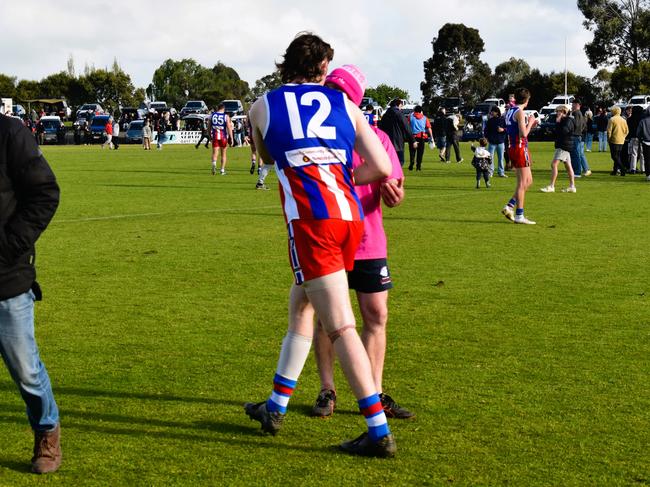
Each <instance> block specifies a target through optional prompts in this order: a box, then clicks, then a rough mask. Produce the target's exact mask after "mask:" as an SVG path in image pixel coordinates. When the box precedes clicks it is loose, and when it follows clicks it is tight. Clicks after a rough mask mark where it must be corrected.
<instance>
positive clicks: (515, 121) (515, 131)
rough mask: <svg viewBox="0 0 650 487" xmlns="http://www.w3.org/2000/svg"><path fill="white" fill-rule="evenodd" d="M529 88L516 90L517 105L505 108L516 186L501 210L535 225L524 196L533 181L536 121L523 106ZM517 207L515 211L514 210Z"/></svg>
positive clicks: (528, 94)
mask: <svg viewBox="0 0 650 487" xmlns="http://www.w3.org/2000/svg"><path fill="white" fill-rule="evenodd" d="M529 100H530V92H529V91H528V90H527V89H526V88H518V89H517V90H516V91H515V105H514V106H511V107H510V108H508V111H507V112H506V133H507V135H508V143H509V147H508V155H509V157H510V162H511V163H512V165H513V167H514V168H515V172H516V174H517V187H516V189H515V193H514V194H513V195H512V198H510V201H508V203H507V204H506V205H505V206H504V207H503V209H502V210H501V213H502V214H503V215H504V216H505V217H506V218H507V219H508V220H511V221H514V222H515V223H523V224H527V225H534V224H535V222H534V221H532V220H529V219H528V218H526V217H525V216H524V198H525V196H526V191H527V190H528V188H529V187H530V185H531V184H533V175H532V173H531V170H530V165H531V163H532V161H531V158H530V153H529V152H528V134H529V133H530V131H531V130H532V128H533V127H534V126H535V125H536V124H537V120H535V117H533V116H532V115H531V116H530V117H526V113H525V112H524V110H525V109H526V107H527V106H528V101H529ZM515 207H516V211H515Z"/></svg>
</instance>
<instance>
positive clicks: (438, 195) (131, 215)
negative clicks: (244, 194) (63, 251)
mask: <svg viewBox="0 0 650 487" xmlns="http://www.w3.org/2000/svg"><path fill="white" fill-rule="evenodd" d="M467 194H474V192H473V191H463V192H459V193H436V194H426V195H420V196H410V197H409V196H407V197H406V199H405V201H406V202H407V203H408V200H420V199H430V198H450V197H456V196H466V195H467ZM274 208H277V209H278V210H280V209H281V207H280V205H279V204H277V205H266V206H254V207H250V208H246V207H245V208H212V209H210V208H205V209H197V210H184V211H166V212H164V211H161V212H151V213H127V214H123V215H106V216H87V217H83V218H70V219H67V220H55V222H54V223H55V224H57V223H86V222H100V221H107V220H124V219H127V218H146V217H155V216H178V215H189V214H196V213H233V212H239V211H247V210H270V209H274Z"/></svg>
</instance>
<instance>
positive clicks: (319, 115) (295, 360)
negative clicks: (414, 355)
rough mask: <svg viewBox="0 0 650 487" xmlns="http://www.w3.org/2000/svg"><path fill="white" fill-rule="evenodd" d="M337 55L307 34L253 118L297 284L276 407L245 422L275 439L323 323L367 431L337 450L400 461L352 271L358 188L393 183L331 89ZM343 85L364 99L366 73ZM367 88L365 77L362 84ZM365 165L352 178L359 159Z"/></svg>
mask: <svg viewBox="0 0 650 487" xmlns="http://www.w3.org/2000/svg"><path fill="white" fill-rule="evenodd" d="M333 56H334V50H333V49H332V48H331V46H330V45H329V44H328V43H326V42H325V41H323V40H322V39H321V38H320V37H318V36H316V35H314V34H311V33H301V34H299V35H298V36H297V37H296V38H295V39H294V40H293V41H292V42H291V43H290V44H289V46H288V47H287V49H286V51H285V54H284V58H283V61H282V62H281V63H280V64H278V65H277V67H278V70H279V72H280V76H281V79H282V82H283V83H285V84H284V85H283V86H281V87H280V88H278V89H276V90H273V91H271V92H269V93H267V94H266V95H264V96H263V97H262V98H261V99H260V100H258V101H257V102H255V104H253V106H252V107H251V110H250V117H251V125H252V128H253V138H254V140H255V145H256V147H257V149H258V150H259V152H260V154H261V156H262V157H263V159H264V161H266V162H267V163H269V164H270V163H271V161H273V163H274V164H275V170H276V173H277V175H278V180H279V181H280V193H281V201H282V208H283V211H284V216H285V221H286V223H287V230H288V234H289V239H288V240H289V242H288V244H289V245H288V246H289V257H290V263H291V267H292V270H293V273H294V278H295V283H294V285H293V286H292V288H291V291H290V296H289V320H288V321H289V329H288V331H287V333H286V335H285V337H284V340H283V342H282V348H281V351H280V357H279V359H278V364H277V368H276V373H275V376H274V378H273V390H272V392H271V395H270V396H269V398H268V400H266V401H261V402H258V403H253V402H251V403H246V404H245V405H244V410H245V412H246V414H247V415H248V416H249V417H250V418H251V419H252V420H255V421H259V422H260V423H261V426H262V430H263V431H265V432H267V433H270V434H272V435H275V434H277V433H278V431H279V430H280V429H281V427H282V423H283V421H284V417H285V414H286V412H287V406H288V403H289V399H290V398H291V395H292V393H293V391H294V389H295V387H296V384H297V381H298V378H299V376H300V373H301V372H302V369H303V367H304V364H305V361H306V360H307V357H308V356H309V351H310V348H311V342H312V337H313V333H314V325H313V320H314V315H315V314H316V315H318V317H319V319H320V321H321V323H322V326H323V328H324V330H325V332H326V333H327V334H328V337H329V339H330V341H331V342H332V344H333V347H334V350H335V352H336V355H337V356H338V359H339V362H340V364H341V368H342V369H343V372H344V374H345V376H346V378H347V379H348V382H349V384H350V387H351V389H352V392H353V393H354V395H355V397H356V399H357V402H358V405H359V409H360V411H361V413H362V414H363V416H364V418H365V420H366V424H367V427H368V429H367V431H366V432H364V433H363V434H362V435H360V436H359V437H358V438H356V439H355V440H351V441H346V442H344V443H342V444H341V445H340V446H339V448H340V449H341V450H342V451H344V452H346V453H350V454H354V455H363V456H375V457H392V456H394V455H395V452H396V445H395V440H394V438H393V435H392V433H391V431H390V428H389V427H388V421H387V420H386V414H385V413H384V410H383V407H382V405H381V400H380V398H379V394H378V391H377V387H376V385H375V382H374V378H373V376H372V368H371V362H370V359H369V358H368V354H367V352H366V350H365V348H364V346H363V342H362V341H361V338H360V337H359V335H358V333H357V331H356V327H355V318H354V312H353V310H352V304H351V302H350V295H349V289H348V282H347V277H346V274H345V271H346V270H352V269H353V268H354V256H355V253H356V250H357V247H358V246H359V243H360V241H361V239H362V237H363V233H364V225H363V209H362V206H361V202H360V201H359V197H358V196H357V194H356V192H355V190H354V183H356V184H360V185H361V184H369V183H372V182H373V181H376V180H380V179H384V178H386V177H388V176H390V175H391V173H392V166H391V162H390V159H389V157H388V154H387V153H386V150H385V149H384V147H383V146H382V144H381V142H380V141H379V138H378V137H377V135H376V133H375V132H374V131H373V130H372V129H371V127H370V125H369V124H368V122H367V121H366V119H365V117H364V116H363V113H362V112H361V110H360V109H359V107H358V106H356V105H355V104H354V103H352V102H351V101H350V100H348V99H347V97H346V96H345V95H344V94H343V93H341V92H340V91H337V90H334V89H332V88H329V87H326V86H323V83H324V81H325V76H326V74H327V68H328V66H329V63H330V61H331V60H332V58H333ZM344 71H345V73H341V83H343V82H345V83H349V84H350V87H349V89H350V90H353V92H354V93H357V92H361V94H363V88H362V83H359V82H358V79H361V78H362V74H361V73H360V72H358V70H357V69H356V68H355V67H354V66H345V67H344ZM363 87H365V78H364V82H363ZM354 151H356V152H357V153H358V154H359V156H360V157H361V158H362V159H363V160H364V162H363V163H362V164H360V165H359V166H357V167H356V168H355V169H354V173H353V172H352V163H353V152H354Z"/></svg>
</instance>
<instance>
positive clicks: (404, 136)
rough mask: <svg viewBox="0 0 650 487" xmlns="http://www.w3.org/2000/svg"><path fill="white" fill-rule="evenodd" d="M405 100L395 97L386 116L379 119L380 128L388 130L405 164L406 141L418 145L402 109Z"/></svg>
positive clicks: (401, 160) (401, 163)
mask: <svg viewBox="0 0 650 487" xmlns="http://www.w3.org/2000/svg"><path fill="white" fill-rule="evenodd" d="M402 106H404V102H403V101H402V100H400V99H399V98H395V99H394V100H392V101H391V102H390V107H389V108H388V110H386V113H384V116H383V117H381V120H380V121H379V128H380V129H381V130H383V131H384V132H386V134H387V135H388V137H389V138H390V140H391V142H392V143H393V147H395V152H396V153H397V158H398V159H399V162H400V165H402V166H403V165H404V141H405V140H407V141H408V143H409V146H412V147H417V142H416V141H415V139H414V138H413V135H412V134H411V131H410V130H409V128H408V126H407V124H406V118H405V117H404V114H403V113H402V111H401V108H402Z"/></svg>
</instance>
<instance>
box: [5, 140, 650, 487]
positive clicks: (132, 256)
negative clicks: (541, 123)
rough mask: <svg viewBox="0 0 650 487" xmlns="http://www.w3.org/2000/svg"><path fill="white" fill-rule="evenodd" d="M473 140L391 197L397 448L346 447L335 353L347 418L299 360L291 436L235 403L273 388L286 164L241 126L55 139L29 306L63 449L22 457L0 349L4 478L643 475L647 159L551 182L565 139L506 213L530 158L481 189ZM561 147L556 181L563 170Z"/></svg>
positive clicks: (648, 395) (357, 427) (647, 456)
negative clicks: (368, 454)
mask: <svg viewBox="0 0 650 487" xmlns="http://www.w3.org/2000/svg"><path fill="white" fill-rule="evenodd" d="M462 150H463V154H464V156H465V159H466V162H464V163H462V164H455V163H452V164H441V163H439V162H436V161H437V156H435V154H434V152H433V151H430V150H427V151H426V159H425V163H424V169H423V171H422V172H419V173H415V172H414V173H410V172H408V171H407V179H406V183H405V187H406V199H405V201H404V203H403V204H402V205H401V206H400V207H398V208H394V209H384V217H385V226H386V230H387V234H388V238H389V264H390V267H391V271H392V276H393V280H394V283H395V288H394V289H393V290H392V291H391V292H390V302H389V306H390V316H389V324H388V350H387V358H386V367H385V373H384V389H385V391H386V392H387V393H389V394H390V395H392V396H393V397H394V398H395V399H396V400H397V402H398V403H400V404H401V405H403V406H405V407H407V408H408V409H410V410H412V411H414V412H415V413H416V414H417V418H416V419H414V420H409V421H397V420H391V421H390V426H391V429H392V430H393V433H394V435H395V438H396V441H397V447H398V453H397V457H396V458H395V459H391V460H377V459H361V458H354V457H349V456H346V455H344V454H341V453H338V452H337V451H336V450H335V449H333V448H332V446H333V445H336V444H338V443H339V442H341V441H342V440H345V439H351V438H354V437H356V436H358V435H359V434H360V433H361V432H362V431H364V429H365V423H364V421H363V418H362V417H361V416H360V415H359V414H358V412H357V408H356V401H355V400H354V397H353V396H352V394H351V393H350V390H349V388H348V386H347V384H346V382H345V379H344V377H343V376H342V374H341V373H340V370H338V368H337V375H336V378H337V386H338V387H337V388H338V396H339V401H338V404H337V410H336V413H335V415H334V417H333V418H331V419H328V420H319V419H313V418H311V417H309V411H310V408H311V406H312V404H313V401H314V399H315V398H316V395H317V393H318V390H319V383H318V377H317V373H316V368H315V365H314V360H313V356H311V357H310V358H309V360H308V361H307V364H306V367H305V370H304V371H303V374H302V376H301V378H300V380H299V382H298V387H297V390H296V392H295V393H294V396H293V398H292V400H291V402H290V404H289V414H288V415H287V418H286V420H285V423H284V427H283V429H282V431H281V432H280V433H279V434H278V436H276V437H270V436H264V435H263V434H262V433H261V432H260V429H259V424H258V423H257V422H253V421H250V420H249V419H248V418H247V417H246V416H245V414H244V412H243V409H242V406H243V404H244V402H246V401H261V400H263V399H265V398H266V397H267V396H268V394H269V393H270V390H271V383H272V378H273V374H274V371H275V366H276V361H277V357H278V354H279V351H280V345H281V341H282V338H283V336H284V333H285V330H286V321H287V295H288V289H289V287H290V284H291V282H292V275H291V272H290V268H289V264H288V257H287V251H286V231H285V229H284V223H283V218H282V213H281V209H280V203H279V196H278V190H277V179H276V176H275V174H271V175H269V177H268V180H267V183H269V186H270V188H271V190H270V191H256V190H255V189H254V186H255V182H256V176H252V175H250V174H249V172H248V169H249V151H248V149H244V148H241V149H231V150H230V151H229V155H230V165H229V167H228V174H227V176H224V177H220V176H211V175H210V162H209V161H210V157H209V152H208V151H207V150H205V149H204V148H203V147H201V148H200V149H199V150H195V149H194V148H193V147H191V146H166V147H165V148H164V150H162V151H156V150H153V151H151V152H144V151H142V150H141V149H140V148H139V146H126V145H123V146H121V148H120V150H119V151H108V150H103V151H102V150H100V148H99V147H98V146H93V147H83V146H81V147H73V146H70V147H46V148H44V152H45V155H46V157H47V159H48V161H49V162H50V164H51V166H52V168H53V170H54V172H55V173H56V175H57V178H58V180H59V183H60V186H61V190H62V193H61V204H60V207H59V210H58V212H57V214H56V216H55V218H54V220H53V221H52V223H51V224H50V227H49V228H48V229H47V231H46V232H45V233H44V234H43V236H42V237H41V239H40V240H39V242H38V245H37V270H38V276H39V281H40V283H41V285H42V287H43V292H44V300H43V301H42V302H41V303H38V304H37V305H36V329H37V337H38V341H39V345H40V349H41V354H42V358H43V360H44V362H45V364H46V366H47V368H48V370H49V373H50V376H51V378H52V382H53V385H54V392H55V397H56V399H57V402H58V404H59V407H60V410H61V418H62V447H63V464H62V467H61V470H60V471H59V472H58V473H56V474H53V475H48V476H46V477H43V478H36V477H34V476H32V475H30V474H29V473H27V472H28V470H29V458H30V456H31V451H30V450H31V446H32V436H31V431H30V429H29V426H28V424H27V420H26V418H25V414H24V406H23V403H22V401H21V400H20V397H19V395H18V392H17V390H16V389H15V386H14V384H13V383H12V382H11V380H10V378H9V375H8V373H7V372H6V370H5V369H2V371H0V431H1V434H0V445H1V446H0V485H2V486H21V485H115V486H121V485H354V486H357V485H386V486H392V485H506V484H507V485H517V486H533V485H557V486H559V485H562V486H568V485H580V486H581V485H603V486H612V485H647V484H650V419H649V418H650V414H649V411H650V360H649V357H650V304H649V303H650V283H649V277H648V271H649V267H650V257H649V248H650V247H649V244H650V183H646V182H645V178H644V177H641V176H634V175H628V176H626V177H624V178H622V177H612V176H610V175H609V170H610V168H611V161H610V159H609V156H608V155H607V154H599V153H590V154H589V160H590V163H591V165H592V169H593V170H594V174H593V175H592V176H591V177H589V178H583V179H580V180H577V187H578V192H577V193H576V194H564V193H555V194H543V193H540V192H539V188H540V187H542V186H545V185H547V184H548V178H549V163H550V160H551V157H552V144H550V143H533V144H532V146H531V152H532V156H533V160H534V161H535V163H534V167H533V175H534V178H535V182H534V185H533V188H532V189H531V191H530V192H529V193H528V197H527V200H526V215H527V216H528V218H530V219H532V220H536V221H537V223H538V224H537V225H536V226H525V225H514V224H513V223H511V222H508V221H507V220H506V219H505V218H504V217H503V216H502V215H501V214H500V209H501V208H502V207H503V205H504V204H505V203H506V202H507V200H508V199H509V198H510V196H511V194H512V192H513V189H514V186H515V178H514V175H513V173H510V176H511V177H510V178H508V179H499V178H495V179H494V180H493V186H492V188H491V189H484V188H481V189H480V190H476V189H474V184H475V175H474V174H475V173H474V170H473V168H472V167H471V166H470V165H469V159H470V151H469V147H468V145H463V147H462ZM565 182H566V176H565V173H564V170H563V169H561V171H560V177H559V179H558V184H557V188H558V189H559V188H561V187H563V186H564V185H565Z"/></svg>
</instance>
